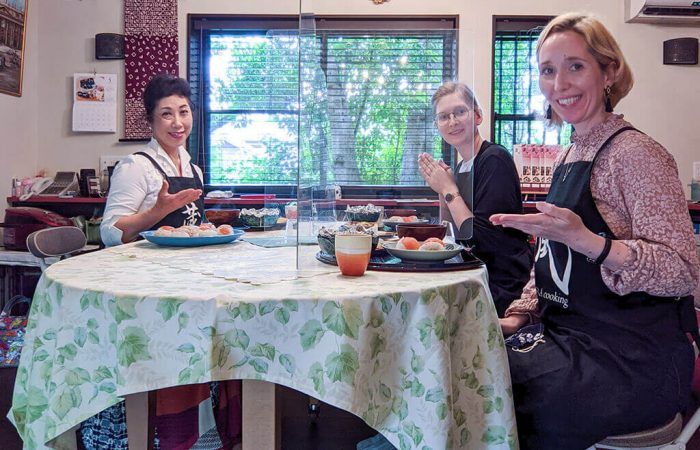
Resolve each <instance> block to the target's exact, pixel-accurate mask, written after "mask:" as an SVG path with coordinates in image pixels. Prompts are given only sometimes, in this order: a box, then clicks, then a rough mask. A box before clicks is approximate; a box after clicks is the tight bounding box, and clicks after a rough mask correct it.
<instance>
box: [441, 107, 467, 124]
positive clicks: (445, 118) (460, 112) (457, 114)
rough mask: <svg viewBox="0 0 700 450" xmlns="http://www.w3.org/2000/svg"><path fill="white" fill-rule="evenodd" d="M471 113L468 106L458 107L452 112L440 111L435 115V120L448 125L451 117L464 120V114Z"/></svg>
mask: <svg viewBox="0 0 700 450" xmlns="http://www.w3.org/2000/svg"><path fill="white" fill-rule="evenodd" d="M468 113H469V109H467V108H457V109H455V110H454V111H452V112H451V113H446V112H445V113H440V114H438V115H436V116H435V122H436V123H437V124H438V125H440V126H442V125H447V124H448V123H449V122H450V117H452V118H454V120H457V121H459V120H462V119H463V118H464V116H466V115H467V114H468Z"/></svg>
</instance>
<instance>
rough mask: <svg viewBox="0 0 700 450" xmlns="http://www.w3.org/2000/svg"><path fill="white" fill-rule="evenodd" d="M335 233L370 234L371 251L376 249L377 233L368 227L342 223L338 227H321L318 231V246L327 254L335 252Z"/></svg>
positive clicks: (377, 242)
mask: <svg viewBox="0 0 700 450" xmlns="http://www.w3.org/2000/svg"><path fill="white" fill-rule="evenodd" d="M336 233H343V234H348V233H358V234H370V235H372V251H376V250H377V245H378V244H379V235H378V234H377V233H375V232H374V230H372V229H370V228H365V227H363V226H362V225H358V224H355V225H348V224H343V225H341V226H339V227H338V229H333V228H326V227H321V229H320V230H319V231H318V246H319V247H320V248H321V251H322V252H323V253H326V254H327V255H334V254H335V235H336Z"/></svg>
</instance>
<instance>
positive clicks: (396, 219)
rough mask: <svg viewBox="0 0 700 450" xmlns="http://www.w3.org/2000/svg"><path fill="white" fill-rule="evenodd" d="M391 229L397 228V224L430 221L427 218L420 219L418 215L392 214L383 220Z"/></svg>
mask: <svg viewBox="0 0 700 450" xmlns="http://www.w3.org/2000/svg"><path fill="white" fill-rule="evenodd" d="M382 223H383V224H384V226H385V227H386V228H388V229H389V230H396V226H397V225H415V224H417V223H428V220H427V219H419V218H418V217H416V216H406V217H401V216H392V217H389V218H388V219H385V220H384V222H382Z"/></svg>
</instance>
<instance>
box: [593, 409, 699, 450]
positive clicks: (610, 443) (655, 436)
mask: <svg viewBox="0 0 700 450" xmlns="http://www.w3.org/2000/svg"><path fill="white" fill-rule="evenodd" d="M682 428H683V417H682V416H681V414H680V413H678V414H676V415H675V416H674V417H673V419H671V421H670V422H668V423H666V424H664V425H662V426H660V427H657V428H651V429H649V430H644V431H639V432H637V433H629V434H623V435H619V436H611V437H608V438H606V439H604V440H603V441H601V442H599V443H597V444H596V445H595V446H594V447H593V448H597V449H611V450H617V449H662V448H664V447H665V446H666V445H669V444H672V443H673V442H674V440H675V439H676V438H677V437H678V436H679V435H680V434H681V429H682ZM668 448H669V449H675V448H677V447H675V446H673V445H671V446H669V447H668ZM678 448H685V445H683V447H678Z"/></svg>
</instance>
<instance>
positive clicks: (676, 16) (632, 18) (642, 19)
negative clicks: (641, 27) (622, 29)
mask: <svg viewBox="0 0 700 450" xmlns="http://www.w3.org/2000/svg"><path fill="white" fill-rule="evenodd" d="M625 22H633V23H676V24H686V25H687V24H699V25H700V1H697V0H625Z"/></svg>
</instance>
